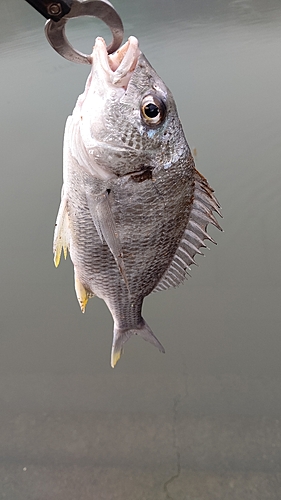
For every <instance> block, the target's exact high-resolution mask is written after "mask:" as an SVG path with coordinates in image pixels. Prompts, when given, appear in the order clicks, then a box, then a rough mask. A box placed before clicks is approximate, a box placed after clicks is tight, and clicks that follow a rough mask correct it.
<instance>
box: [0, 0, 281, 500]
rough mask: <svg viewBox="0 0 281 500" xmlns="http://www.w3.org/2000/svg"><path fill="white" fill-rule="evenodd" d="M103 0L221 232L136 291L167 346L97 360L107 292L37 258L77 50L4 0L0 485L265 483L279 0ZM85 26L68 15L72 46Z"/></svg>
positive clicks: (86, 494)
mask: <svg viewBox="0 0 281 500" xmlns="http://www.w3.org/2000/svg"><path fill="white" fill-rule="evenodd" d="M115 5H116V8H117V10H118V12H119V13H120V15H121V17H122V19H123V22H124V25H125V28H126V36H128V35H130V34H134V35H136V36H137V37H138V38H139V39H140V43H141V47H142V49H143V51H144V53H145V54H146V56H147V57H148V59H149V60H150V62H151V63H152V64H153V65H154V67H155V68H156V70H157V71H158V73H159V74H160V75H161V76H162V78H163V79H164V81H165V82H166V83H167V84H168V85H169V87H170V88H171V90H172V92H173V94H174V96H175V99H176V101H177V105H178V109H179V113H180V116H181V120H182V123H183V126H184V129H185V131H186V135H187V138H188V140H189V143H190V145H191V147H192V148H196V149H197V165H198V168H199V170H200V171H201V172H202V173H203V174H205V175H206V177H207V178H208V180H209V181H210V184H211V185H212V186H213V187H214V188H215V190H216V194H217V196H218V198H219V200H220V202H221V204H222V207H223V215H224V220H223V227H224V230H225V232H224V234H223V235H221V234H217V232H216V231H215V230H214V231H212V235H213V236H214V237H215V238H216V239H217V241H218V245H217V247H214V246H212V248H211V250H210V251H209V252H206V257H205V258H204V259H203V258H198V259H197V260H198V262H199V268H198V269H195V270H192V275H193V277H192V278H191V279H190V280H189V281H188V282H187V283H186V284H185V285H184V286H182V287H180V288H179V289H177V290H171V291H167V292H163V293H162V294H160V293H159V294H153V295H152V296H150V297H149V298H147V300H146V303H145V311H144V315H145V318H146V320H147V322H148V324H150V325H151V326H152V328H153V330H154V332H155V334H156V335H157V337H158V338H159V339H160V340H161V342H162V343H163V344H164V346H165V348H166V355H165V356H161V355H160V354H159V353H158V352H157V351H156V350H154V349H152V348H150V346H149V345H147V344H146V343H144V342H142V341H141V340H140V339H138V338H136V339H132V340H131V341H130V343H129V344H128V345H126V352H125V355H124V356H123V357H122V360H121V361H120V363H119V365H118V366H117V368H116V369H115V370H112V369H111V368H110V366H109V352H110V345H111V332H112V323H111V318H110V315H109V313H108V311H107V310H106V307H105V306H104V304H103V303H102V302H101V301H99V300H98V299H93V300H92V301H91V302H90V303H89V305H88V309H87V314H86V315H82V314H80V312H79V306H78V304H77V303H76V298H75V294H74V290H73V279H72V266H71V264H70V263H69V261H67V262H66V263H65V262H63V263H62V264H61V265H60V267H59V269H58V270H55V269H54V267H53V263H52V233H53V226H54V222H55V217H56V212H57V208H58V204H59V197H60V186H61V176H62V173H61V172H62V167H61V161H62V136H63V130H64V123H65V119H66V117H67V116H68V114H69V113H70V112H71V111H72V109H73V106H74V104H75V101H76V98H77V96H78V94H79V93H80V92H81V91H82V90H83V87H84V82H85V79H86V76H87V73H88V71H89V69H88V68H85V67H82V66H76V65H74V64H71V63H69V62H67V61H65V60H63V59H62V58H60V57H59V56H58V55H57V54H56V53H55V52H53V51H52V50H51V48H50V47H49V45H48V44H47V42H46V40H45V39H44V35H43V23H44V20H43V18H41V17H40V15H39V14H37V13H36V12H35V11H33V9H32V8H31V7H30V6H29V5H28V4H27V3H26V2H17V1H15V0H9V1H8V0H2V3H1V7H0V9H1V10H0V12H1V15H0V45H1V52H0V58H1V75H2V78H1V81H0V89H1V96H2V100H1V103H2V106H1V135H0V141H1V172H2V177H1V184H0V203H1V206H0V228H1V235H2V237H1V242H0V249H1V263H0V269H1V287H0V294H1V306H0V307H1V316H0V321H1V336H0V373H1V378H0V400H1V415H2V417H1V418H2V419H1V422H2V424H3V425H2V428H3V433H2V434H1V437H0V440H1V450H2V451H1V453H2V456H1V458H2V461H1V464H2V465H1V467H0V476H1V480H0V485H2V486H0V493H1V494H2V496H3V497H4V496H5V495H6V497H5V498H8V499H11V500H18V499H22V498H31V499H35V498H39V497H40V498H44V499H45V498H46V499H47V498H54V496H56V498H59V499H64V498H68V499H71V498H75V499H77V498H83V500H85V499H88V498H93V495H96V496H95V497H96V498H105V499H111V498H118V499H119V498H120V499H121V498H134V499H137V498H140V499H143V498H145V499H150V498H151V499H155V498H157V499H158V498H159V499H162V498H163V499H166V498H176V499H177V500H181V499H182V500H184V499H189V498H190V499H192V500H193V499H195V498H196V499H197V498H200V500H201V499H204V500H205V499H209V498H210V499H212V500H214V499H223V500H227V499H239V500H241V499H244V498H245V499H247V500H248V499H251V498H253V499H254V498H258V497H259V495H260V497H261V498H271V499H275V498H276V499H277V498H278V499H279V498H280V494H279V493H280V483H279V482H278V477H280V462H279V461H278V457H279V456H280V451H281V442H280V435H281V434H280V423H279V420H278V418H279V414H280V410H281V398H280V382H281V375H280V355H281V354H280V353H281V335H280V320H281V312H280V281H281V279H280V278H281V275H280V269H281V258H280V251H279V248H280V234H281V231H280V215H279V214H280V156H281V145H280V132H281V130H280V128H281V121H280V116H281V104H280V98H279V96H280V86H281V66H280V55H281V54H280V51H281V40H280V21H281V8H280V3H279V2H278V1H277V0H276V1H274V0H270V1H268V2H262V1H258V0H256V1H254V0H252V1H250V0H249V1H246V0H245V1H228V2H220V1H215V0H212V1H210V2H205V4H204V5H203V4H202V3H201V2H196V1H191V0H189V1H188V2H186V1H183V0H174V1H173V3H172V4H171V2H168V1H167V0H161V1H159V0H157V1H156V0H154V1H151V0H150V1H145V2H132V1H130V2H129V1H124V2H117V1H116V2H115ZM93 26H94V27H95V28H93ZM97 29H98V33H97ZM97 34H99V35H102V36H105V37H106V36H108V31H107V29H106V27H104V26H103V25H102V24H101V23H98V22H97V23H96V24H93V21H92V20H87V21H86V22H80V21H79V22H76V23H75V22H73V24H72V26H69V38H70V39H71V41H72V42H73V43H74V44H75V46H77V48H79V49H80V50H84V51H87V52H89V50H90V47H91V45H92V44H93V39H94V37H95V36H96V35H97ZM25 467H26V470H25V471H23V469H24V468H25ZM276 473H278V474H279V476H278V474H276ZM174 476H175V478H174V479H173V480H172V481H170V482H169V479H170V478H173V477H174ZM1 488H2V490H1ZM169 495H170V496H169Z"/></svg>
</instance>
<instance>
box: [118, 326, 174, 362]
mask: <svg viewBox="0 0 281 500" xmlns="http://www.w3.org/2000/svg"><path fill="white" fill-rule="evenodd" d="M132 335H139V336H140V337H142V338H143V339H144V340H146V341H147V342H150V343H151V344H152V345H154V346H155V347H157V348H158V349H159V351H161V352H163V353H164V352H165V349H164V347H163V346H162V344H160V342H159V340H158V339H157V338H156V337H155V335H154V333H153V332H152V330H151V329H150V328H149V326H148V324H147V323H146V322H145V321H144V319H143V318H142V319H141V321H140V323H139V324H138V325H137V327H135V328H131V329H128V330H126V329H124V328H122V329H121V328H117V327H115V326H114V330H113V342H112V349H111V366H112V368H114V366H115V365H116V363H117V361H118V360H119V359H120V357H121V354H122V353H123V346H124V344H125V342H127V340H129V338H130V337H132Z"/></svg>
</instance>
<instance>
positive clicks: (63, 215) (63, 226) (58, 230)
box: [53, 196, 70, 267]
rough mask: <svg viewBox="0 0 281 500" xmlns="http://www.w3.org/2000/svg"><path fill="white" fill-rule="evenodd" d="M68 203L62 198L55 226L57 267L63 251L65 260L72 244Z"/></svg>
mask: <svg viewBox="0 0 281 500" xmlns="http://www.w3.org/2000/svg"><path fill="white" fill-rule="evenodd" d="M66 201H67V200H66V197H64V196H62V199H61V204H60V208H59V211H58V215H57V220H56V226H55V234H54V244H53V251H54V264H55V266H56V267H58V265H59V263H60V258H61V251H62V250H63V254H64V258H65V259H66V257H67V250H68V248H69V242H70V231H69V220H68V214H67V204H66Z"/></svg>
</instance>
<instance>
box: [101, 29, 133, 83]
mask: <svg viewBox="0 0 281 500" xmlns="http://www.w3.org/2000/svg"><path fill="white" fill-rule="evenodd" d="M140 54H141V51H140V49H139V43H138V40H137V38H136V37H134V36H130V37H129V38H128V41H127V42H126V43H124V45H122V47H120V49H118V50H117V51H116V52H114V54H110V55H108V53H107V50H106V43H105V41H104V39H103V38H101V37H98V38H96V41H95V45H94V48H93V53H92V55H91V62H92V66H93V70H95V67H96V65H97V66H99V67H101V68H102V69H103V71H104V72H105V74H106V77H107V79H109V82H110V83H111V84H112V85H114V86H117V87H122V88H124V89H126V88H127V86H128V83H129V81H130V78H131V76H132V74H133V71H134V69H135V67H136V65H137V62H138V59H139V56H140Z"/></svg>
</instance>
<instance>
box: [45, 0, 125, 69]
mask: <svg viewBox="0 0 281 500" xmlns="http://www.w3.org/2000/svg"><path fill="white" fill-rule="evenodd" d="M81 16H93V17H96V18H98V19H100V20H101V21H103V22H104V23H105V24H106V25H107V26H108V27H109V28H110V30H111V33H112V37H113V38H112V42H111V43H110V44H109V45H108V46H107V52H108V54H112V53H113V52H115V51H116V50H117V49H118V48H119V47H120V45H121V43H122V40H123V35H124V28H123V24H122V21H121V18H120V16H119V15H118V14H117V12H116V10H115V9H114V7H113V5H111V3H110V2H108V0H86V1H79V0H73V1H72V2H71V7H70V11H69V12H68V13H67V14H65V15H64V16H63V17H61V19H60V20H59V21H54V20H53V19H48V21H47V22H46V24H45V35H46V38H47V40H48V42H49V43H50V45H51V46H52V47H53V49H55V51H56V52H58V53H59V54H60V55H61V56H62V57H64V58H65V59H68V60H69V61H71V62H75V63H82V64H91V57H90V55H87V54H83V53H82V52H79V51H78V50H76V49H74V47H72V45H71V44H70V43H69V41H68V39H67V37H66V34H65V25H66V23H67V21H68V20H69V19H73V18H75V17H81Z"/></svg>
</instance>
